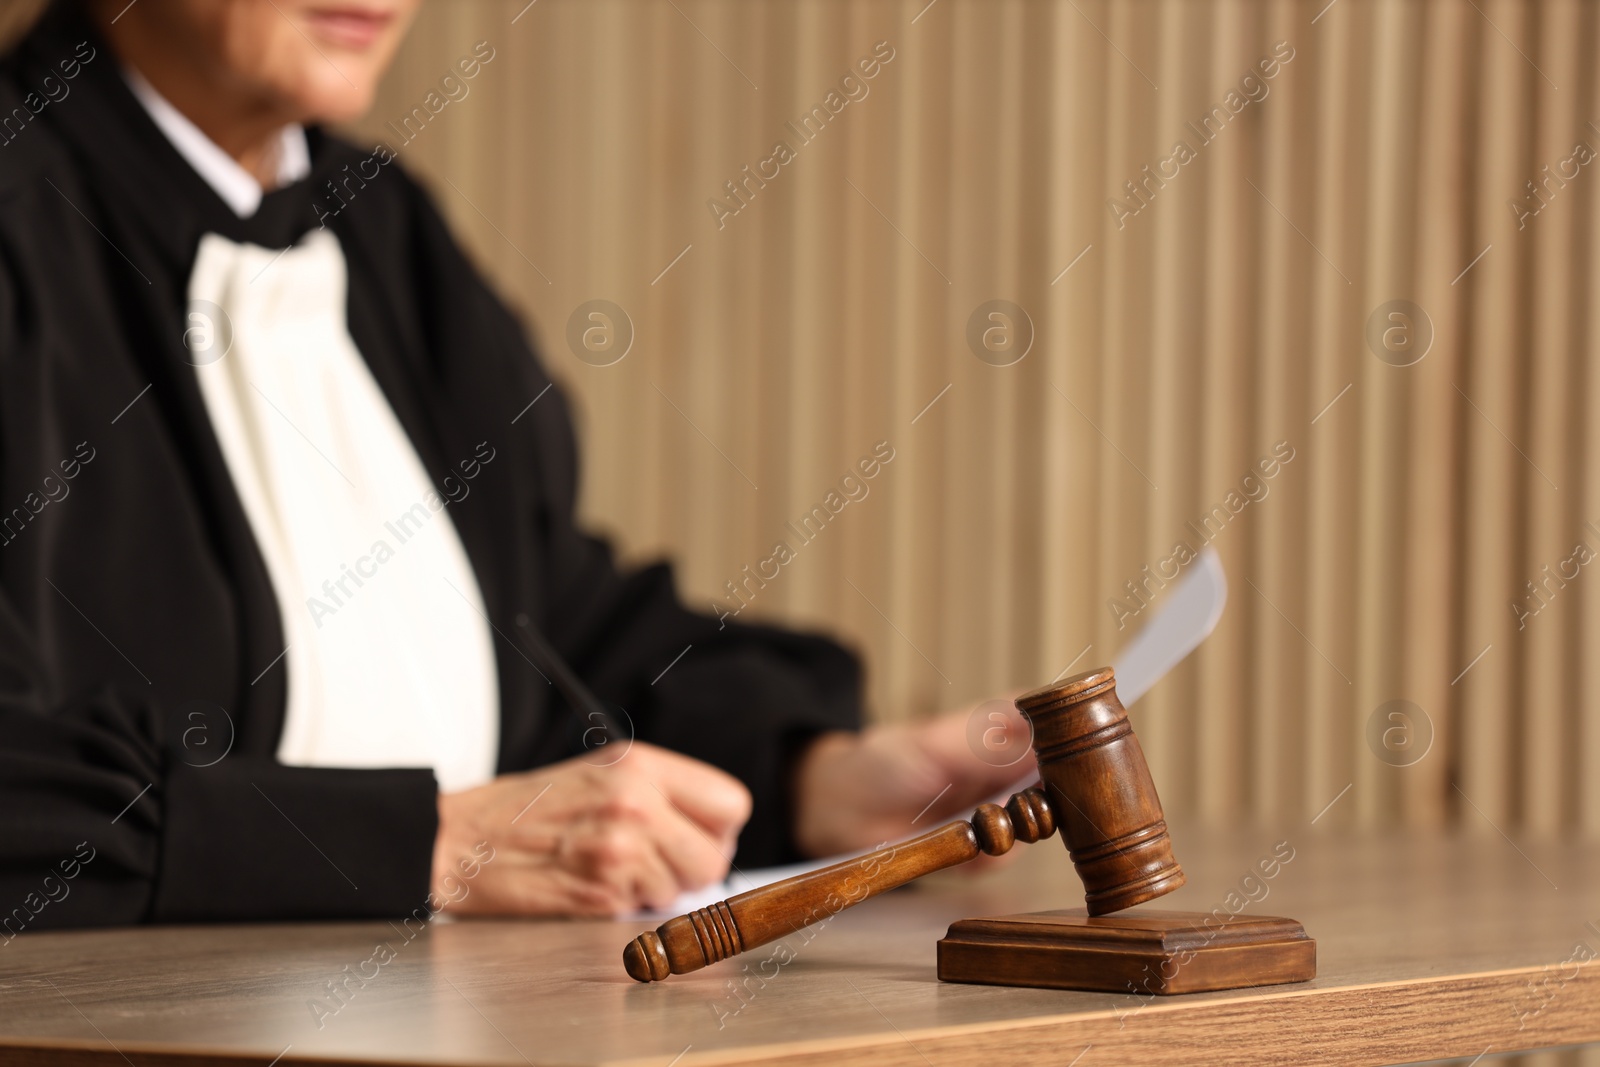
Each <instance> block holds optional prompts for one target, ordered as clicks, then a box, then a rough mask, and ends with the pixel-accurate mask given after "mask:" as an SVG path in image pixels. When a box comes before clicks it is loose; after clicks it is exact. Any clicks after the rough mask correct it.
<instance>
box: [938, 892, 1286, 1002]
mask: <svg viewBox="0 0 1600 1067" xmlns="http://www.w3.org/2000/svg"><path fill="white" fill-rule="evenodd" d="M938 972H939V980H940V981H941V982H976V983H979V984H981V985H1006V986H1027V987H1029V988H1033V989H1084V990H1091V991H1098V992H1105V993H1129V994H1132V995H1134V996H1138V997H1144V996H1149V995H1154V996H1175V995H1177V994H1181V993H1204V992H1209V991H1211V990H1214V989H1246V988H1249V987H1252V986H1264V985H1286V984H1288V983H1291V982H1306V981H1310V980H1311V979H1312V978H1315V977H1316V974H1317V944H1316V941H1315V940H1313V939H1312V938H1310V937H1308V936H1307V935H1306V931H1305V927H1303V926H1301V925H1300V924H1299V923H1297V922H1295V921H1294V920H1293V919H1285V918H1282V917H1280V916H1276V915H1254V916H1243V915H1241V916H1237V917H1235V916H1225V917H1218V916H1216V915H1213V914H1211V913H1210V912H1204V911H1163V910H1160V909H1147V908H1140V909H1138V910H1136V911H1130V912H1122V913H1119V914H1117V915H1103V916H1092V915H1089V914H1087V913H1086V912H1085V911H1084V910H1083V909H1081V908H1074V909H1057V910H1054V911H1035V912H1027V913H1025V914H1022V915H994V916H989V917H986V918H977V919H961V920H959V921H958V922H954V923H951V924H950V930H949V932H948V933H946V934H945V936H944V937H942V938H940V939H939V965H938Z"/></svg>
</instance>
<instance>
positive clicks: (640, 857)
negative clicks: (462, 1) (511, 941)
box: [0, 0, 1015, 938]
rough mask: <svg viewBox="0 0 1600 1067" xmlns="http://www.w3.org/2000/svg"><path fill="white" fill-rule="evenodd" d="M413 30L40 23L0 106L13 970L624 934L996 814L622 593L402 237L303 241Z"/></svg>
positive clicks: (451, 295)
mask: <svg viewBox="0 0 1600 1067" xmlns="http://www.w3.org/2000/svg"><path fill="white" fill-rule="evenodd" d="M415 2H416V0H139V2H137V3H133V4H128V3H127V0H105V2H97V0H56V2H55V3H54V4H52V5H50V7H49V8H48V9H47V11H46V12H45V14H44V16H43V17H42V19H41V20H40V21H39V23H38V24H37V25H36V26H35V27H34V28H33V29H32V31H31V32H30V33H29V34H28V35H27V36H26V37H25V39H23V40H22V41H21V42H20V44H18V45H17V46H16V47H15V48H14V49H13V50H12V51H11V53H10V54H9V55H8V56H7V57H6V58H5V59H4V61H3V64H0V916H3V917H4V918H3V921H0V930H3V937H4V938H9V937H10V936H14V935H15V934H16V933H17V932H18V931H19V930H20V929H24V928H25V929H35V928H41V927H48V926H78V925H89V924H101V923H132V922H140V921H183V920H263V919H285V918H316V917H332V916H377V915H386V914H397V913H404V912H411V911H412V910H413V909H414V908H416V907H417V906H418V905H419V904H421V903H422V902H423V901H424V900H425V899H431V900H432V901H434V902H435V903H437V902H438V901H440V900H442V899H447V900H449V901H451V902H452V904H451V906H452V907H454V908H456V909H457V910H459V911H461V912H466V913H474V912H476V913H498V914H522V915H600V914H613V913H616V912H619V911H625V910H629V909H633V908H636V907H639V906H643V905H665V904H667V903H668V902H670V901H671V900H672V898H673V897H674V896H675V895H676V894H677V893H679V892H680V891H682V890H685V889H689V888H694V887H699V886H703V885H705V884H708V883H711V882H713V881H715V880H717V879H719V878H721V877H723V876H724V875H725V874H726V872H727V869H728V866H729V863H730V860H732V861H734V862H737V863H738V864H740V865H741V866H754V865H760V864H770V863H774V862H779V861H784V860H791V859H796V858H799V857H801V856H806V855H823V854H828V853H830V852H833V851H837V850H841V849H846V848H852V847H861V846H866V845H870V844H873V843H875V842H877V841H880V840H882V839H885V838H890V837H895V836H898V835H900V834H903V833H905V832H907V831H909V830H912V829H915V828H916V827H915V826H914V825H913V824H914V823H917V821H918V819H919V816H920V817H921V819H922V820H923V821H921V823H920V825H923V826H926V825H927V824H928V821H929V820H931V818H932V817H938V816H940V815H943V814H945V813H948V812H953V811H956V810H958V809H960V808H963V807H966V806H969V805H970V804H971V803H973V802H974V801H976V800H977V799H979V798H981V797H983V796H985V795H987V794H988V793H990V792H991V791H993V790H994V789H995V788H997V787H999V786H1002V785H1004V784H1006V783H1007V782H1008V781H1009V780H1010V779H1011V778H1013V777H1014V775H1015V768H1010V769H1007V768H994V767H991V766H989V765H988V764H986V763H984V762H982V761H981V760H979V759H978V758H976V756H974V754H973V753H972V752H971V751H969V749H968V747H967V744H966V741H965V736H966V730H965V727H966V722H965V717H964V716H962V715H960V714H959V713H957V714H954V715H951V716H946V717H944V718H942V719H938V720H934V721H932V722H929V723H924V724H922V725H920V726H916V727H910V726H901V727H893V728H891V727H876V728H870V729H866V730H865V731H862V730H861V728H860V719H861V710H860V687H861V681H860V671H859V667H858V665H857V663H856V661H855V659H854V658H853V657H852V656H851V655H850V654H849V653H847V652H846V651H844V650H843V649H841V648H840V647H839V646H837V645H835V644H833V643H831V642H829V641H827V640H824V639H822V638H819V637H815V636H808V635H801V634H796V633H790V632H785V631H782V630H778V629H770V628H765V627H758V626H747V625H739V624H720V623H719V622H718V621H717V620H716V619H714V618H710V617H707V616H704V615H701V614H697V613H694V612H691V611H689V610H686V609H685V608H684V607H683V606H682V604H681V603H680V602H679V600H678V598H677V596H676V595H675V593H674V589H673V585H672V579H671V575H670V572H669V570H668V569H667V568H666V567H664V566H655V567H649V568H646V569H644V570H640V571H632V572H629V571H624V570H622V569H620V568H619V567H618V566H617V565H616V564H615V562H614V561H613V559H612V555H611V553H610V551H609V549H608V548H607V546H606V545H605V544H604V543H603V542H601V541H599V540H597V539H595V538H594V537H592V536H589V535H588V534H586V533H584V532H583V531H582V530H581V529H579V527H578V526H577V525H576V522H575V518H574V501H575V496H576V492H577V488H578V464H577V452H576V446H575V443H574V440H573V431H572V424H571V417H570V413H569V410H568V406H567V403H566V400H565V399H564V398H563V396H562V394H561V391H560V390H559V389H557V388H553V387H552V386H551V382H550V379H549V378H548V377H547V374H546V371H545V370H544V369H543V367H542V366H541V365H540V363H539V361H538V359H537V358H536V357H535V355H534V354H533V352H532V351H531V350H530V348H529V345H528V342H527V340H526V338H525V337H524V335H523V332H522V330H521V329H520V328H519V326H518V324H517V322H516V321H515V320H514V319H513V317H512V315H511V314H510V313H509V312H508V311H507V309H506V308H505V307H504V305H502V303H501V302H500V301H499V300H498V299H497V298H496V297H495V296H494V295H493V294H492V293H491V292H490V290H489V288H488V286H487V285H486V284H485V283H484V281H483V280H482V278H480V276H479V275H478V273H477V271H476V270H475V269H474V268H473V267H472V265H471V264H470V263H469V262H468V261H467V259H466V258H465V256H464V255H463V254H462V252H461V250H460V249H459V248H458V247H457V245H456V243H455V242H454V240H453V239H452V238H451V236H450V234H449V232H448V230H447V228H446V226H445V224H444V222H443V221H442V219H441V218H440V216H439V214H438V211H437V209H436V208H435V206H434V205H433V203H432V201H431V200H430V198H429V197H428V196H427V194H426V193H425V192H424V191H423V190H422V188H421V187H420V186H419V185H417V184H416V183H415V182H414V181H413V180H412V179H411V178H410V177H409V176H408V175H407V174H406V172H405V170H404V167H403V165H402V164H401V163H399V162H389V163H387V164H386V165H385V166H383V167H382V169H381V172H380V173H379V174H378V175H377V176H376V177H371V178H370V179H369V180H367V181H366V182H365V184H364V185H362V186H361V187H360V189H359V193H358V195H357V196H356V197H354V198H352V199H350V200H349V202H348V203H346V204H345V206H344V208H343V209H342V210H341V211H339V212H338V213H337V214H334V213H331V212H328V211H327V210H325V208H322V205H323V204H325V202H326V198H327V195H328V190H329V189H330V188H332V186H331V185H330V183H333V182H335V181H336V180H342V179H343V178H344V177H345V176H347V175H348V174H349V173H350V171H346V169H345V168H347V167H350V168H351V169H352V170H354V169H355V168H357V167H359V165H360V164H361V163H362V161H364V160H367V159H368V158H369V157H370V156H371V151H370V150H369V149H362V148H358V147H355V146H352V145H349V144H347V143H345V142H343V141H341V140H339V139H337V138H335V137H333V136H331V135H330V134H328V133H327V132H325V131H324V130H323V129H322V128H321V127H320V126H319V125H318V124H319V123H324V122H338V121H344V120H349V119H351V118H354V117H356V116H357V115H359V114H360V113H361V112H362V111H364V110H365V109H366V108H367V106H368V105H369V104H370V102H371V99H372V96H373V91H374V87H375V85H376V83H377V81H378V79H379V77H380V75H381V74H382V72H383V70H384V68H385V65H386V64H387V63H388V61H389V59H390V58H391V56H392V55H393V53H394V51H395V49H396V47H397V45H398V43H399V41H400V39H401V37H402V35H403V33H404V30H405V27H406V24H407V23H408V21H409V20H410V18H411V16H412V14H413V13H414V12H413V9H414V6H415ZM369 170H370V168H369ZM541 642H543V643H546V644H547V645H548V646H550V647H553V649H554V651H555V653H556V655H557V657H558V658H559V661H560V662H561V663H563V664H565V665H568V666H570V668H571V670H572V672H573V673H574V674H575V675H576V676H577V677H578V678H579V679H581V681H582V682H583V683H584V684H585V685H587V687H588V688H589V689H591V690H592V691H593V692H594V693H595V694H598V697H599V698H600V699H601V700H603V701H605V702H606V703H607V704H609V705H610V706H612V707H613V709H615V710H614V712H613V715H612V716H611V719H612V720H614V721H609V722H607V723H606V724H604V727H603V728H604V729H605V730H608V731H610V732H609V733H602V734H601V735H599V736H600V737H601V739H604V740H607V741H608V742H609V744H608V745H607V746H606V747H604V748H599V747H596V746H595V744H594V743H593V742H594V740H595V733H594V731H595V730H596V729H600V728H601V727H602V724H601V723H598V722H590V721H586V720H587V718H589V717H592V716H593V712H592V711H591V712H588V713H585V712H584V711H583V710H582V709H581V708H580V709H577V710H575V709H574V708H573V707H572V706H571V705H570V704H569V702H568V701H567V699H566V698H564V697H563V696H562V695H561V692H560V690H559V689H558V688H556V687H554V686H552V684H551V681H550V678H549V676H548V675H549V673H550V670H549V669H545V670H541V668H540V666H539V663H540V662H541V658H540V656H539V655H537V654H536V650H537V648H538V647H540V645H541ZM686 650H687V651H686ZM543 662H544V663H545V666H546V668H550V667H551V661H550V660H548V659H546V660H544V661H543ZM930 802H932V803H931V804H930ZM925 809H927V810H926V811H925ZM430 892H431V894H432V896H431V897H430Z"/></svg>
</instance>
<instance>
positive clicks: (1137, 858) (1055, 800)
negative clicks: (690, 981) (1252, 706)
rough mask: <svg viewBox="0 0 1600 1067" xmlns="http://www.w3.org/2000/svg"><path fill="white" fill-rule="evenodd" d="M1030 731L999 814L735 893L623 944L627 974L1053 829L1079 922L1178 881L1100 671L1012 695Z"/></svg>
mask: <svg viewBox="0 0 1600 1067" xmlns="http://www.w3.org/2000/svg"><path fill="white" fill-rule="evenodd" d="M1017 707H1018V709H1020V710H1021V711H1022V713H1023V714H1024V715H1026V716H1027V717H1028V721H1029V723H1030V724H1031V725H1032V727H1033V751H1034V755H1035V757H1037V759H1038V764H1039V777H1040V783H1039V784H1038V785H1036V786H1034V787H1032V788H1029V789H1025V790H1023V791H1022V792H1021V793H1017V794H1015V795H1014V796H1012V797H1011V799H1010V800H1009V801H1008V802H1007V803H1006V805H1005V807H1001V806H999V805H998V804H984V805H982V806H981V807H979V808H978V810H977V811H976V812H974V813H973V816H972V818H971V819H970V820H967V821H965V822H953V823H950V824H949V825H947V826H941V827H940V828H939V829H937V830H933V831H930V832H929V833H926V834H923V835H922V836H921V837H916V838H913V839H911V840H909V841H904V842H901V843H899V844H896V845H893V846H887V847H881V848H880V849H878V850H877V851H874V852H870V853H868V854H866V855H864V856H859V857H857V858H855V859H851V860H846V861H844V862H843V863H836V864H834V865H833V866H831V867H825V868H823V869H822V870H819V871H813V872H811V873H810V874H803V875H800V876H799V877H796V878H789V879H786V880H784V881H781V882H774V883H773V884H772V885H767V886H762V887H761V888H759V889H752V890H750V891H749V892H747V893H740V894H739V895H737V896H734V897H730V898H728V899H727V900H725V901H720V902H718V903H716V904H712V905H711V906H710V907H706V908H701V909H699V910H698V911H693V912H690V913H689V914H688V915H680V916H678V917H677V918H675V919H669V920H668V921H666V922H664V923H662V924H661V925H660V926H658V927H656V929H654V930H651V931H647V932H645V933H642V934H640V935H639V936H638V937H636V938H634V939H633V940H632V941H630V942H629V943H628V947H627V948H625V949H623V952H622V963H623V966H624V967H625V968H627V971H628V974H629V975H631V976H632V977H634V978H635V979H637V980H639V981H641V982H659V981H660V980H661V979H663V978H665V977H667V976H668V975H669V974H687V973H689V972H690V971H697V970H699V969H700V968H702V967H705V966H707V965H708V964H712V963H716V962H717V961H718V960H724V959H727V958H728V957H729V956H736V955H738V954H739V953H741V952H744V951H746V950H748V949H752V948H755V947H757V946H759V945H765V944H767V943H768V942H771V941H775V940H777V939H778V938H780V937H785V936H787V935H789V934H791V933H794V932H795V931H796V930H800V929H802V928H804V927H806V926H809V925H811V924H812V923H815V922H820V921H822V920H824V919H827V918H830V917H832V916H833V915H836V914H838V913H839V912H841V911H843V910H844V909H845V908H848V907H850V906H851V905H853V904H859V903H861V902H862V901H863V900H867V899H869V898H871V897H874V896H877V895H878V894H879V893H882V892H885V891H886V890H890V889H894V888H896V887H897V886H901V885H904V884H905V883H907V882H910V881H912V880H914V879H917V878H920V877H922V876H923V875H925V874H931V873H933V872H934V871H939V870H943V869H944V868H946V867H954V866H955V865H956V864H959V863H965V862H967V861H968V860H970V859H975V858H976V857H977V856H978V854H979V853H980V852H981V853H986V854H988V855H991V856H998V855H1000V854H1001V853H1003V852H1007V851H1009V850H1010V848H1011V846H1012V844H1014V843H1015V842H1017V841H1025V842H1029V843H1031V842H1034V841H1039V840H1042V839H1044V838H1046V837H1049V836H1050V835H1051V834H1053V833H1054V832H1055V831H1056V829H1057V828H1058V827H1059V828H1060V830H1061V837H1062V840H1063V841H1064V842H1065V844H1066V846H1067V852H1068V854H1069V855H1070V856H1071V857H1072V863H1073V866H1074V867H1076V868H1077V871H1078V876H1079V877H1080V878H1082V879H1083V884H1084V889H1085V894H1084V900H1085V903H1086V905H1087V907H1088V911H1089V914H1090V915H1104V914H1107V913H1109V912H1114V911H1120V910H1121V909H1123V908H1127V907H1131V906H1133V905H1134V904H1139V903H1141V902H1143V901H1146V900H1152V899H1154V898H1155V897H1159V896H1161V895H1162V894H1165V893H1170V892H1172V891H1173V890H1174V889H1177V888H1178V887H1179V886H1181V885H1183V883H1184V875H1183V869H1182V868H1181V867H1179V866H1178V861H1177V860H1176V859H1174V858H1173V855H1172V840H1171V838H1170V837H1168V836H1167V823H1166V819H1165V818H1164V817H1163V816H1162V813H1161V801H1160V799H1158V798H1157V796H1156V787H1155V782H1154V781H1152V780H1151V778H1150V768H1149V767H1148V766H1147V765H1146V764H1145V759H1144V752H1143V750H1142V749H1140V747H1139V739H1138V738H1137V737H1135V736H1134V735H1133V726H1132V724H1130V723H1129V722H1128V713H1127V711H1126V710H1125V709H1124V708H1123V706H1122V701H1120V700H1118V699H1117V688H1116V677H1115V676H1114V675H1113V673H1112V671H1111V668H1110V667H1102V668H1100V669H1098V670H1093V671H1088V672H1086V673H1084V674H1080V675H1077V676H1076V677H1073V678H1069V679H1067V680H1066V681H1064V682H1059V683H1056V684H1053V685H1048V686H1045V687H1044V688H1043V689H1036V690H1034V691H1033V692H1031V693H1027V694H1024V695H1023V696H1020V697H1018V698H1017Z"/></svg>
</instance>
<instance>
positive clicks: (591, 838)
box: [433, 742, 750, 916]
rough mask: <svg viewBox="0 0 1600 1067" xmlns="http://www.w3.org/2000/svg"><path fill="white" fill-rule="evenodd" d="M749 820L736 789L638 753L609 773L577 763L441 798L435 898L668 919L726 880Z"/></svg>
mask: <svg viewBox="0 0 1600 1067" xmlns="http://www.w3.org/2000/svg"><path fill="white" fill-rule="evenodd" d="M749 817H750V793H749V791H748V790H746V789H745V787H744V785H743V783H741V782H740V781H738V779H736V778H733V777H731V776H730V775H727V774H724V773H723V772H722V771H720V770H718V769H717V768H715V767H712V766H710V765H709V764H706V763H701V762H700V761H698V760H694V759H690V758H689V757H687V756H680V755H678V754H677V753H675V752H669V751H667V750H666V749H662V748H657V747H655V746H654V745H647V744H645V743H643V742H635V743H634V744H633V746H632V748H630V749H629V751H628V753H627V755H626V756H624V757H623V758H622V759H620V760H618V761H617V762H616V763H614V764H612V765H610V766H594V765H591V764H590V763H586V762H584V761H583V759H581V758H579V759H572V760H568V761H566V762H565V763H557V764H554V765H552V766H549V767H542V768H540V769H538V770H535V771H529V772H527V773H523V774H507V775H502V776H501V777H499V778H496V779H495V780H494V781H492V782H489V783H487V784H485V785H481V786H478V787H477V788H475V789H467V790H464V791H462V792H459V793H448V794H440V796H439V833H438V837H437V839H436V841H435V844H434V851H433V892H434V895H435V897H436V898H437V899H438V900H441V901H444V902H446V903H445V906H446V908H447V909H448V910H450V911H452V912H455V913H457V914H463V915H562V916H610V915H618V914H622V913H625V912H629V911H634V910H637V909H639V908H661V907H665V906H667V905H669V904H671V902H672V901H673V900H674V899H675V898H676V897H677V896H678V894H680V893H682V892H685V891H688V890H692V889H700V888H703V887H704V886H707V885H710V884H711V883H713V882H717V881H720V880H722V879H723V878H725V877H727V874H728V864H729V860H730V859H731V857H732V856H733V850H734V845H735V842H736V841H737V839H738V836H739V830H740V828H741V827H743V826H744V824H745V820H747V819H748V818H749ZM482 842H487V843H488V846H489V848H492V849H493V851H492V852H489V851H487V849H485V848H483V847H482V845H481V843H482ZM491 857H492V858H491Z"/></svg>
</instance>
